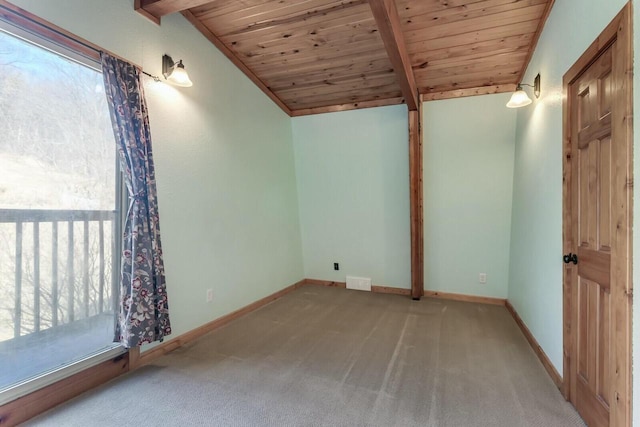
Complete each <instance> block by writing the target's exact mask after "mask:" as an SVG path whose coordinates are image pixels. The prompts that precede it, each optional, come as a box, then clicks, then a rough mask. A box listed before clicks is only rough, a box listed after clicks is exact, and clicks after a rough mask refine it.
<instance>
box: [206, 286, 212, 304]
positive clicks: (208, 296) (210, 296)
mask: <svg viewBox="0 0 640 427" xmlns="http://www.w3.org/2000/svg"><path fill="white" fill-rule="evenodd" d="M207 302H213V289H207Z"/></svg>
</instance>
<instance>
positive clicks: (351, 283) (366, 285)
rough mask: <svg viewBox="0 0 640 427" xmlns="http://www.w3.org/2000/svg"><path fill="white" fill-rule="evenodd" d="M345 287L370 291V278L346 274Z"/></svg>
mask: <svg viewBox="0 0 640 427" xmlns="http://www.w3.org/2000/svg"><path fill="white" fill-rule="evenodd" d="M347 289H356V290H358V291H371V279H368V278H366V277H355V276H347Z"/></svg>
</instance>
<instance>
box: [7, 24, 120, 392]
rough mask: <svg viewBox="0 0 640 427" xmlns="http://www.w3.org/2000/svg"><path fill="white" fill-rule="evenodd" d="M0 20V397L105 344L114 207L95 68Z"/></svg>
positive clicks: (112, 279)
mask: <svg viewBox="0 0 640 427" xmlns="http://www.w3.org/2000/svg"><path fill="white" fill-rule="evenodd" d="M0 24H2V25H1V26H0V30H1V31H0V113H1V114H0V117H1V119H0V361H1V362H0V363H1V366H2V368H1V369H0V403H2V402H6V401H8V400H10V399H12V398H15V397H16V390H17V389H20V388H22V390H23V391H24V389H25V388H24V387H25V384H29V383H30V382H33V381H35V382H36V383H37V382H38V381H43V379H44V381H46V378H47V376H48V375H51V374H55V373H59V372H60V370H61V369H64V368H66V367H69V366H73V365H74V364H76V363H78V362H82V361H84V360H86V359H87V358H90V357H91V356H94V355H96V354H99V353H102V352H105V351H108V350H112V349H113V348H114V347H116V346H115V345H114V344H113V343H112V342H113V331H114V317H115V314H114V312H115V301H116V299H117V294H116V293H117V289H118V286H116V285H117V280H118V271H119V265H118V264H119V262H118V261H119V252H120V251H119V248H120V234H121V233H120V218H121V214H120V204H121V203H120V191H119V188H120V184H119V183H120V180H119V179H118V178H117V176H118V174H117V167H116V149H115V143H114V139H113V132H112V129H111V122H110V118H109V110H108V106H107V103H106V97H105V94H104V87H103V82H102V75H101V73H100V71H99V69H100V68H99V64H96V63H94V62H93V61H92V60H90V59H87V58H83V57H81V56H79V55H77V54H75V53H74V52H70V51H67V50H65V49H63V48H60V47H58V46H56V45H55V44H53V43H50V42H48V41H47V40H40V39H38V38H37V37H36V36H33V35H32V34H29V33H26V32H24V31H22V30H21V29H20V28H13V27H11V25H9V24H7V23H0Z"/></svg>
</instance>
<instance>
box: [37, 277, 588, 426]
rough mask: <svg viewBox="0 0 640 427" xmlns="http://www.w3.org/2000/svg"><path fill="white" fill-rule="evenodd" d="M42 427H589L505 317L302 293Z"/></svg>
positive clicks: (48, 417)
mask: <svg viewBox="0 0 640 427" xmlns="http://www.w3.org/2000/svg"><path fill="white" fill-rule="evenodd" d="M29 425H34V426H125V425H135V426H159V425H162V426H198V425H200V426H385V427H387V426H432V427H446V426H451V427H466V426H474V427H476V426H477V427H481V426H487V427H488V426H491V427H500V426H504V427H519V426H544V427H555V426H558V427H570V426H584V424H583V422H582V421H581V419H580V417H579V416H578V414H577V413H576V412H575V410H574V409H573V407H572V406H571V405H569V404H568V403H567V402H565V401H564V399H563V398H562V396H561V395H560V392H559V391H558V390H557V389H556V387H555V385H554V384H553V382H552V381H551V379H550V378H549V377H548V375H547V373H546V372H545V370H544V368H543V367H542V365H541V364H540V362H539V361H538V359H537V358H536V356H535V354H534V353H533V351H532V350H531V348H530V347H529V344H528V343H527V342H526V340H525V338H524V337H523V336H522V334H521V332H520V330H519V329H518V327H517V326H516V324H515V322H514V321H513V319H512V318H511V316H510V315H509V313H508V312H507V310H506V309H505V308H504V307H498V306H488V305H479V304H471V303H463V302H454V301H442V300H433V299H423V300H422V301H420V302H416V301H412V300H411V299H409V298H407V297H401V296H397V295H384V294H372V293H367V292H359V291H347V290H344V289H336V288H325V287H319V286H305V287H302V288H300V289H298V290H296V291H295V292H293V293H291V294H288V295H287V296H285V297H283V298H282V299H280V300H277V301H275V302H273V303H272V304H270V305H268V306H266V307H263V308H262V309H260V310H258V311H255V312H253V313H251V314H250V315H248V316H246V317H243V318H241V319H239V320H236V321H235V322H233V323H231V324H229V325H227V326H226V327H224V328H222V329H219V330H217V331H215V332H213V333H211V334H209V335H207V336H205V337H203V338H201V339H200V340H198V341H197V342H195V343H192V344H191V345H188V346H186V347H183V348H181V349H178V350H176V351H174V352H173V353H171V354H169V355H167V356H165V357H163V358H161V359H158V360H157V361H156V363H154V364H153V365H150V366H146V367H143V368H141V369H139V370H137V371H135V372H132V373H131V374H128V375H126V376H123V377H120V378H118V379H116V380H114V381H112V382H110V383H108V384H106V385H104V386H102V387H100V388H98V389H96V390H94V391H91V392H89V393H86V394H84V395H82V396H80V397H78V398H76V399H74V400H72V401H70V402H68V403H67V404H65V405H63V406H60V407H58V408H55V409H53V410H51V411H49V412H47V413H45V414H43V415H42V416H40V417H38V418H36V419H34V420H32V421H31V422H30V423H29Z"/></svg>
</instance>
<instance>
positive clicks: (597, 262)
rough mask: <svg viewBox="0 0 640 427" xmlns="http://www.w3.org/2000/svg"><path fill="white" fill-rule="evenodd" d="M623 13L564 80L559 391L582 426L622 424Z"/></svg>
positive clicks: (625, 267)
mask: <svg viewBox="0 0 640 427" xmlns="http://www.w3.org/2000/svg"><path fill="white" fill-rule="evenodd" d="M628 16H629V15H628V8H625V10H623V12H621V14H620V15H619V16H618V17H617V18H616V20H615V21H614V23H615V24H613V23H612V25H611V26H610V27H608V29H607V30H605V32H604V33H603V35H601V37H600V38H599V39H598V40H596V42H595V43H594V45H592V47H590V49H589V50H588V51H587V52H586V53H585V55H584V56H583V58H581V59H580V60H579V61H578V63H577V64H576V66H574V67H573V68H572V69H571V70H570V71H569V73H567V75H565V89H566V94H567V98H566V100H565V124H564V126H565V163H564V165H565V170H564V172H565V194H564V211H565V212H564V215H565V223H564V230H563V232H564V236H565V239H564V240H565V242H564V247H565V251H566V252H569V253H568V254H566V255H565V257H564V261H565V263H566V267H565V276H564V281H565V370H564V372H565V379H564V392H565V396H566V397H567V398H568V399H569V400H570V401H571V402H572V403H573V404H574V406H575V407H576V409H577V410H578V412H579V413H580V415H581V416H582V418H583V419H584V420H585V422H586V423H587V425H588V426H590V427H603V426H606V427H608V426H628V425H630V415H629V414H630V394H631V392H630V354H631V346H630V328H631V324H630V320H631V280H630V277H631V276H630V273H631V271H630V270H631V268H630V255H631V248H630V244H631V238H630V237H631V236H630V233H631V226H630V221H631V204H630V201H631V190H632V182H633V181H632V175H631V174H632V169H631V145H632V144H631V137H632V135H631V120H630V119H631V112H632V110H631V108H632V107H631V77H630V76H631V68H630V67H631V66H632V65H631V62H630V59H629V58H631V57H632V56H631V54H630V50H629V49H630V43H631V42H630V39H628V28H629V26H628ZM574 254H577V258H576V257H575V256H574ZM576 262H577V263H576ZM567 368H568V369H567Z"/></svg>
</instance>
